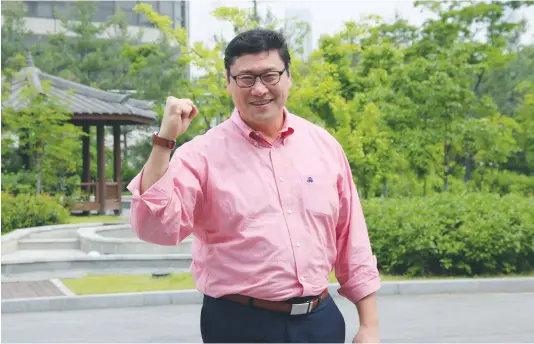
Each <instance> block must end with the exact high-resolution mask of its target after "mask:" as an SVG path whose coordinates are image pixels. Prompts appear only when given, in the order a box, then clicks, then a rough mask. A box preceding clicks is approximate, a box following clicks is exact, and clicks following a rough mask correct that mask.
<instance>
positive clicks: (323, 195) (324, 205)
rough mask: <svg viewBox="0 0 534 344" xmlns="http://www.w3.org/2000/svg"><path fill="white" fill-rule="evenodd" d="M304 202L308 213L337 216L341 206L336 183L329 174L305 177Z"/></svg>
mask: <svg viewBox="0 0 534 344" xmlns="http://www.w3.org/2000/svg"><path fill="white" fill-rule="evenodd" d="M301 188H302V202H303V206H304V209H305V211H306V212H308V213H311V214H317V215H323V216H324V215H335V214H336V213H337V207H338V204H339V195H338V192H337V187H336V182H335V179H334V178H333V176H332V175H331V174H329V173H322V174H317V175H310V176H303V177H302V180H301Z"/></svg>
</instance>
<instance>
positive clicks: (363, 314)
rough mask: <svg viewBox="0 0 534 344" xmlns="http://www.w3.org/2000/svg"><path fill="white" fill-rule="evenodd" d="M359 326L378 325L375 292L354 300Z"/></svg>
mask: <svg viewBox="0 0 534 344" xmlns="http://www.w3.org/2000/svg"><path fill="white" fill-rule="evenodd" d="M356 307H357V309H358V316H359V318H360V326H362V327H378V307H377V304H376V292H374V293H371V294H369V295H367V296H366V297H364V298H362V299H360V300H359V301H358V302H356Z"/></svg>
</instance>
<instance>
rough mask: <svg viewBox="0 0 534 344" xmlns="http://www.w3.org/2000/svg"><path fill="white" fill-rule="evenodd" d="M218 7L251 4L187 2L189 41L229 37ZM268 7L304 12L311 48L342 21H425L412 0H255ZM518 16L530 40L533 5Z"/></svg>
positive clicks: (233, 0) (279, 11)
mask: <svg viewBox="0 0 534 344" xmlns="http://www.w3.org/2000/svg"><path fill="white" fill-rule="evenodd" d="M219 6H239V7H252V1H250V0H249V1H245V0H218V1H215V0H191V1H190V27H191V31H190V37H191V39H192V41H200V40H202V41H205V42H211V41H212V37H213V35H215V34H221V33H222V34H223V35H225V37H227V38H228V39H231V38H232V34H233V32H232V28H231V27H229V26H225V25H223V24H222V23H221V22H219V21H217V20H216V19H215V18H214V17H213V16H212V15H211V14H210V12H211V11H213V10H214V9H215V8H217V7H219ZM266 7H270V8H271V10H272V12H273V13H274V14H275V15H276V17H277V18H283V17H285V11H286V10H288V9H307V10H308V11H309V14H310V15H311V27H312V41H313V44H314V46H313V48H315V47H316V43H317V41H318V39H319V37H320V36H321V35H323V34H332V33H335V32H336V31H338V30H340V29H341V28H342V25H343V23H344V22H346V21H348V20H351V19H354V20H358V19H359V18H360V17H361V16H364V15H369V14H373V15H379V16H381V17H383V18H384V19H386V20H391V19H393V18H394V15H395V12H398V13H399V14H400V16H401V17H403V18H405V19H407V20H408V22H410V23H411V24H414V25H421V24H422V23H423V22H424V21H425V20H426V19H428V18H429V14H428V13H427V12H424V13H422V11H421V9H420V8H415V7H414V6H413V1H406V0H387V1H386V0H367V1H365V0H352V1H339V0H329V1H325V0H315V1H313V0H312V1H294V0H293V1H284V0H258V8H259V10H260V11H262V10H263V11H264V10H265V9H266ZM521 15H524V16H526V17H527V18H530V28H529V30H528V33H527V34H526V35H525V39H526V40H528V41H530V42H533V41H534V6H532V7H531V8H530V9H529V10H527V11H524V12H523V13H522V14H521Z"/></svg>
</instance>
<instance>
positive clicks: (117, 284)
mask: <svg viewBox="0 0 534 344" xmlns="http://www.w3.org/2000/svg"><path fill="white" fill-rule="evenodd" d="M525 276H534V273H531V274H512V275H506V276H480V277H481V278H484V277H525ZM443 278H458V277H438V276H436V277H413V278H411V277H406V276H388V275H384V274H381V279H382V281H403V280H431V279H443ZM61 281H62V282H63V284H65V286H66V287H67V288H69V289H70V290H71V291H72V292H73V293H75V294H77V295H91V294H114V293H135V292H144V291H165V290H184V289H196V285H195V281H194V280H193V276H192V275H191V274H190V273H189V272H182V273H173V274H170V275H168V276H165V277H152V276H151V275H87V276H84V277H80V278H68V279H62V280H61ZM329 281H330V282H331V283H336V282H337V280H336V277H335V275H334V273H331V274H330V276H329Z"/></svg>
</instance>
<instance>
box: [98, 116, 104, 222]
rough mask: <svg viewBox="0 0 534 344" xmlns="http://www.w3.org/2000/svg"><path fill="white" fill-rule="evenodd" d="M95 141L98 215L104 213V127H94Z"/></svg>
mask: <svg viewBox="0 0 534 344" xmlns="http://www.w3.org/2000/svg"><path fill="white" fill-rule="evenodd" d="M96 141H97V160H98V161H97V169H98V183H97V187H98V202H99V204H100V207H99V210H98V213H99V214H105V213H106V157H105V154H104V125H103V124H99V125H98V126H97V127H96Z"/></svg>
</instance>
